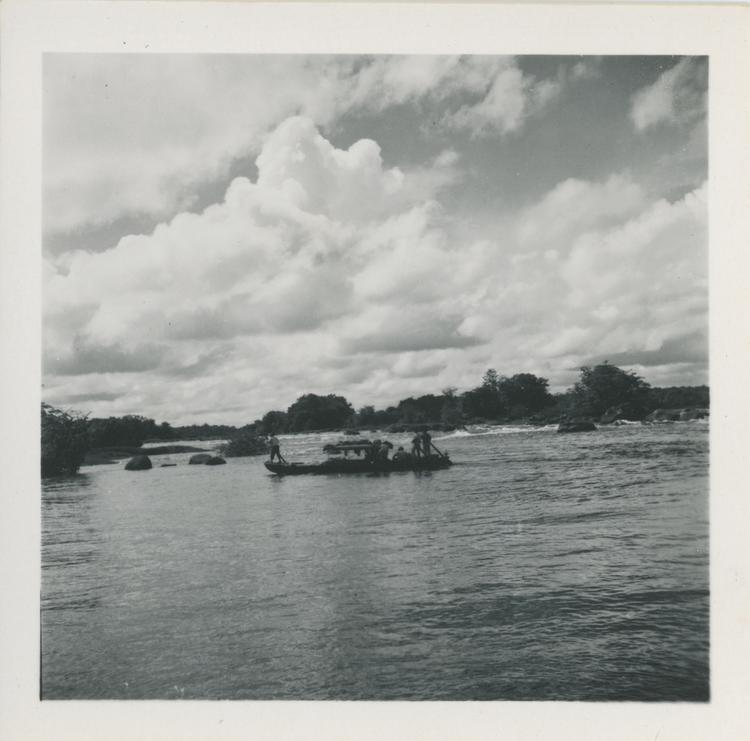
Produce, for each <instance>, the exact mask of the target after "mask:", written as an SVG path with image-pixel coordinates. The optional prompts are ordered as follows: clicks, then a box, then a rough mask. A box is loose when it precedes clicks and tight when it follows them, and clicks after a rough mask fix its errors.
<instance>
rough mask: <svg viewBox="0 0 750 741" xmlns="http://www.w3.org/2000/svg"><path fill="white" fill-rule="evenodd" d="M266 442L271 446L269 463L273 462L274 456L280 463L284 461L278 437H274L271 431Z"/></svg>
mask: <svg viewBox="0 0 750 741" xmlns="http://www.w3.org/2000/svg"><path fill="white" fill-rule="evenodd" d="M268 444H269V445H270V446H271V463H273V459H274V458H278V459H279V462H280V463H286V461H285V460H284V457H283V456H282V455H281V446H280V444H279V438H278V437H276V435H274V434H273V433H271V439H270V440H269V441H268Z"/></svg>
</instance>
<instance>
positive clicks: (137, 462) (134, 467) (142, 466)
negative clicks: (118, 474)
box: [125, 455, 151, 471]
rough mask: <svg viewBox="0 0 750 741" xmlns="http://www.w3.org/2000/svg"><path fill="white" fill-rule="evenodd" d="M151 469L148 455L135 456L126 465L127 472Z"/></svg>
mask: <svg viewBox="0 0 750 741" xmlns="http://www.w3.org/2000/svg"><path fill="white" fill-rule="evenodd" d="M149 468H151V459H150V458H149V457H148V456H147V455H136V456H133V457H132V458H131V459H130V460H129V461H128V462H127V463H126V464H125V470H126V471H148V469H149Z"/></svg>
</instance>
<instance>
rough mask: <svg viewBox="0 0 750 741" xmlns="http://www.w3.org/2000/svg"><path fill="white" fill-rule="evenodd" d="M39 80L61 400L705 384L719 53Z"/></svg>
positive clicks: (47, 361)
mask: <svg viewBox="0 0 750 741" xmlns="http://www.w3.org/2000/svg"><path fill="white" fill-rule="evenodd" d="M43 84H44V96H43V111H44V115H43V125H44V143H43V163H44V164H43V253H44V254H43V289H42V300H43V315H44V316H43V370H44V377H43V396H44V399H45V401H48V402H49V403H51V404H54V405H55V406H59V407H62V408H65V409H72V410H76V411H80V412H83V413H88V414H90V415H91V416H94V417H101V416H120V415H124V414H142V415H145V416H147V417H152V418H154V419H156V420H157V421H160V422H161V421H168V422H170V423H172V424H176V425H179V424H192V423H203V422H207V423H215V424H221V423H225V424H237V425H242V424H246V423H248V422H251V421H252V420H254V419H256V418H258V417H260V416H262V415H263V414H264V413H265V412H267V411H269V410H271V409H286V408H287V407H288V406H290V405H291V404H292V403H293V402H294V401H295V400H296V399H297V398H298V397H299V396H300V395H302V394H304V393H317V394H331V393H335V394H341V395H343V396H345V397H346V398H347V399H348V400H349V401H350V402H351V403H352V404H353V406H354V407H355V408H358V407H360V406H363V405H366V404H373V405H374V406H375V407H376V408H384V407H385V406H388V405H391V404H394V403H396V402H398V401H399V400H400V399H402V398H406V397H409V396H419V395H422V394H428V393H440V392H441V390H442V389H444V388H447V387H456V388H457V389H458V390H459V391H464V390H468V389H469V388H472V387H474V386H477V385H478V384H479V383H480V380H481V376H482V374H483V373H484V372H485V370H486V369H488V368H490V367H492V368H495V369H497V371H498V372H499V373H501V374H504V375H512V374H515V373H521V372H526V373H535V374H537V375H540V376H543V377H544V378H547V379H549V382H550V389H551V390H552V391H564V390H565V389H567V388H568V387H570V386H571V385H572V384H573V383H574V382H575V380H576V379H577V378H578V375H579V372H580V367H581V366H583V365H590V364H593V363H597V362H602V361H603V360H609V361H610V362H612V363H616V364H617V365H619V366H620V367H623V368H627V369H628V370H632V371H635V372H636V373H638V374H639V375H641V376H642V377H643V378H645V380H647V381H648V382H649V383H651V384H652V385H654V386H672V385H697V384H703V383H707V379H708V339H707V332H708V236H707V172H708V161H707V94H708V62H707V59H706V58H705V57H658V56H648V57H552V56H536V57H532V56H522V57H500V56H486V57H479V56H462V57H452V56H366V57H365V56H343V55H335V56H320V55H208V54H205V55H163V54H46V55H45V60H44V80H43Z"/></svg>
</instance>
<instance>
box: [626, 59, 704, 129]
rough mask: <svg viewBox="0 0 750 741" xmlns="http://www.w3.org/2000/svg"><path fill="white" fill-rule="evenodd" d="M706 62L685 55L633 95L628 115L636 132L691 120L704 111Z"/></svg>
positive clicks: (701, 114) (690, 121)
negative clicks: (664, 124)
mask: <svg viewBox="0 0 750 741" xmlns="http://www.w3.org/2000/svg"><path fill="white" fill-rule="evenodd" d="M707 84H708V64H707V62H706V60H705V59H703V58H700V57H685V58H684V59H681V60H680V61H679V62H678V63H677V64H675V66H674V67H671V68H670V69H668V70H667V71H666V72H663V73H662V74H661V75H660V76H659V78H658V79H657V80H656V82H654V83H653V84H652V85H649V86H647V87H644V88H642V89H641V90H639V91H638V92H637V93H636V94H635V95H634V96H633V101H632V107H631V110H630V117H631V118H632V120H633V123H634V124H635V127H636V129H637V130H638V131H645V130H646V129H648V128H650V127H652V126H656V125H658V124H662V123H667V124H684V123H693V122H695V121H696V120H697V119H699V118H701V117H702V116H703V115H704V114H705V111H706V101H707V90H706V86H707Z"/></svg>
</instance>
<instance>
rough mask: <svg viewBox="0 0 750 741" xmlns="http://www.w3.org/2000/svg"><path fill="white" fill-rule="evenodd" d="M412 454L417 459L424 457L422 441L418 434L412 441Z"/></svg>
mask: <svg viewBox="0 0 750 741" xmlns="http://www.w3.org/2000/svg"><path fill="white" fill-rule="evenodd" d="M411 454H412V455H413V456H415V457H417V458H419V457H420V456H421V455H422V439H421V437H420V435H419V433H417V434H416V435H414V437H413V438H412V440H411Z"/></svg>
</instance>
